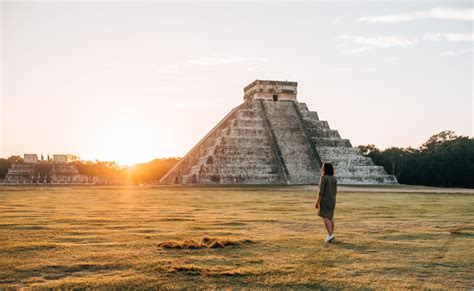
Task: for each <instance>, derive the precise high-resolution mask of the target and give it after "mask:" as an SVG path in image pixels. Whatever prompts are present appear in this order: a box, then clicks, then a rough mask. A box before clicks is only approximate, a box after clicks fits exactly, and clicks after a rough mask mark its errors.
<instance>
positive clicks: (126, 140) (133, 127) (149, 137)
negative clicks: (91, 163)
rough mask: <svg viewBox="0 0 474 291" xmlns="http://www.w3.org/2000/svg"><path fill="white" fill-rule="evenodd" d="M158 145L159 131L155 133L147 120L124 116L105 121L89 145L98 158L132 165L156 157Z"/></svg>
mask: <svg viewBox="0 0 474 291" xmlns="http://www.w3.org/2000/svg"><path fill="white" fill-rule="evenodd" d="M148 124H149V123H148ZM157 145H158V140H157V134H153V129H152V128H151V127H150V126H149V125H147V122H145V120H143V119H142V118H139V117H137V116H125V117H118V118H113V119H109V120H107V121H104V123H103V124H102V125H101V126H100V127H98V128H97V130H96V133H95V135H94V136H93V137H92V138H91V144H90V145H89V147H90V151H92V152H94V153H95V156H96V157H97V159H99V160H106V161H116V162H117V163H118V164H120V165H124V166H125V165H127V166H130V165H134V164H136V163H143V162H148V161H150V160H152V159H154V158H156V157H157V150H158V148H157Z"/></svg>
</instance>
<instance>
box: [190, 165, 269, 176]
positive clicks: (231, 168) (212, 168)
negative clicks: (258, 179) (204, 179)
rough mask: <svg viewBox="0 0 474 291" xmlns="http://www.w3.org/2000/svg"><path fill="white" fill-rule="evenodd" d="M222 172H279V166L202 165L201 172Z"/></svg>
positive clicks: (241, 173)
mask: <svg viewBox="0 0 474 291" xmlns="http://www.w3.org/2000/svg"><path fill="white" fill-rule="evenodd" d="M204 173H207V174H220V175H223V174H225V175H230V174H239V175H247V176H249V175H257V174H278V168H276V167H275V166H273V165H255V166H254V167H252V166H250V165H242V166H238V165H202V166H201V168H200V169H199V174H204Z"/></svg>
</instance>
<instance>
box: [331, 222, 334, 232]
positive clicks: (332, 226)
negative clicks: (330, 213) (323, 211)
mask: <svg viewBox="0 0 474 291" xmlns="http://www.w3.org/2000/svg"><path fill="white" fill-rule="evenodd" d="M331 230H332V232H333V233H334V219H331Z"/></svg>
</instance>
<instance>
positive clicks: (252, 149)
mask: <svg viewBox="0 0 474 291" xmlns="http://www.w3.org/2000/svg"><path fill="white" fill-rule="evenodd" d="M212 153H213V154H214V155H226V156H271V155H272V153H273V150H272V148H271V147H270V146H238V147H237V146H228V145H216V146H215V149H214V150H213V152H212Z"/></svg>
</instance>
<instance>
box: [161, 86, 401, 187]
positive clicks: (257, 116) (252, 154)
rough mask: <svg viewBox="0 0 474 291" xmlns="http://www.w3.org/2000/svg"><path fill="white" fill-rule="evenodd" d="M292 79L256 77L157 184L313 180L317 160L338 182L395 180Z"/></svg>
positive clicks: (316, 175) (317, 169)
mask: <svg viewBox="0 0 474 291" xmlns="http://www.w3.org/2000/svg"><path fill="white" fill-rule="evenodd" d="M297 85H298V84H297V83H296V82H286V81H284V82H282V81H264V80H256V81H254V82H252V83H251V84H249V85H248V86H247V87H245V88H244V102H243V103H242V104H241V105H239V106H237V107H235V108H234V109H233V110H232V111H231V112H229V114H227V116H225V117H224V119H222V120H221V121H220V122H219V123H218V124H217V125H216V126H215V127H214V128H213V129H212V130H211V131H210V132H209V133H208V134H207V135H206V136H204V138H203V139H202V140H201V141H199V142H198V144H196V145H195V146H194V147H193V148H192V149H191V150H190V151H189V152H188V153H187V154H186V155H185V156H184V157H183V159H181V160H180V162H179V163H177V164H176V165H175V166H174V167H173V168H172V169H171V170H170V171H169V172H168V173H167V174H166V175H165V176H163V178H162V179H161V180H160V183H161V184H317V183H318V181H319V176H320V173H321V165H322V162H323V161H324V162H331V163H333V164H334V167H335V172H336V175H337V178H338V181H339V183H340V184H395V183H397V180H396V179H395V177H394V176H393V175H388V174H387V173H386V172H385V170H384V168H383V167H380V166H376V165H375V164H374V163H373V161H372V160H371V159H370V158H367V157H364V156H362V155H361V154H360V152H359V151H358V149H355V148H353V147H352V145H351V143H350V141H349V140H348V139H343V138H341V137H340V135H339V132H338V131H337V130H334V129H331V128H330V127H329V124H328V122H327V121H324V120H320V119H319V117H318V114H317V113H316V112H315V111H310V110H309V109H308V107H307V106H306V104H305V103H301V102H299V101H298V100H297Z"/></svg>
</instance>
